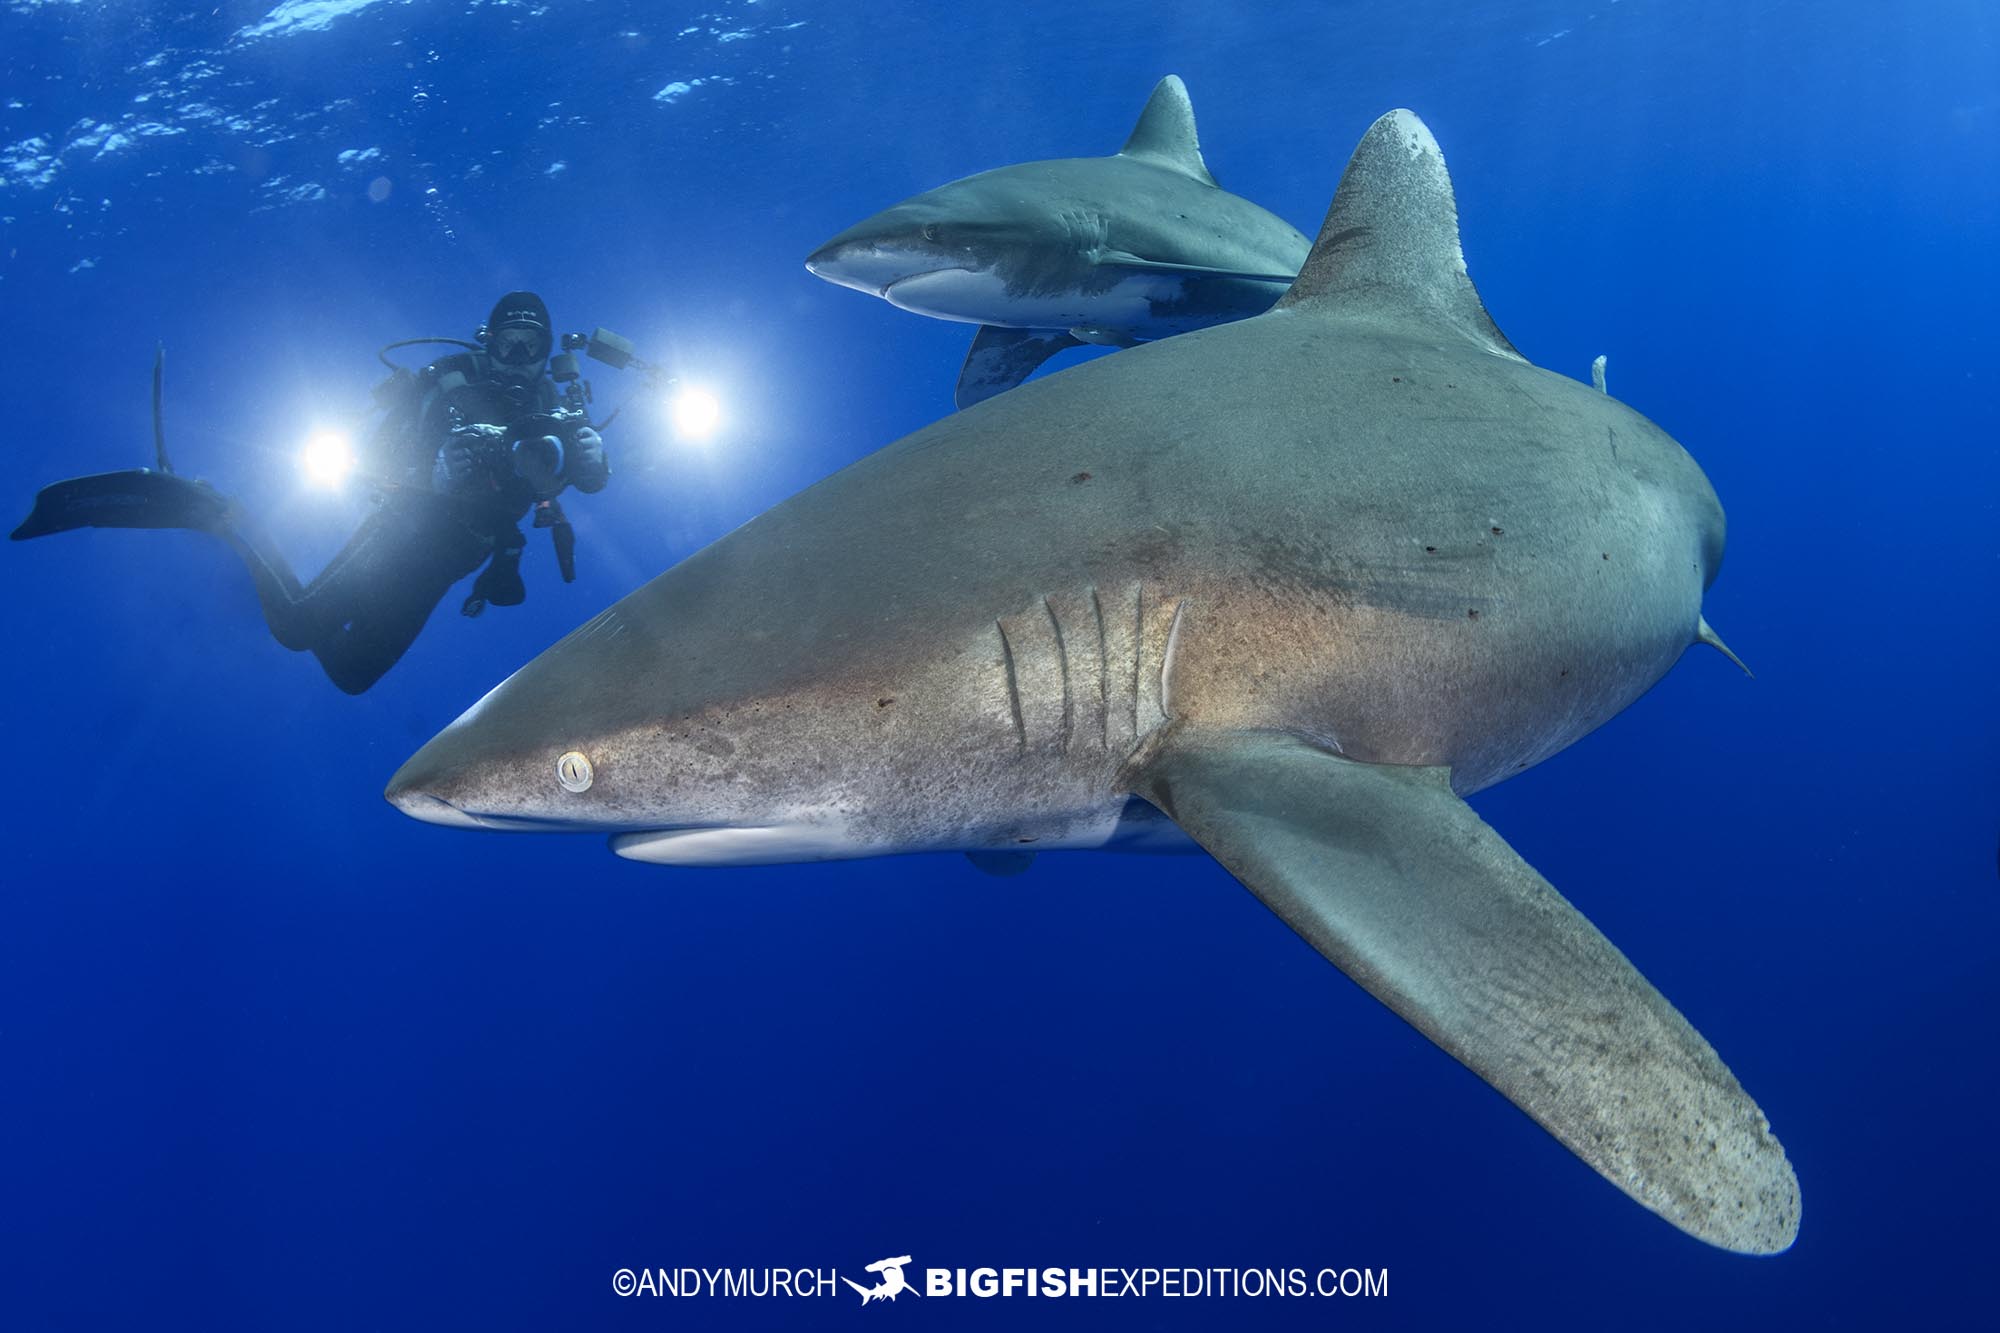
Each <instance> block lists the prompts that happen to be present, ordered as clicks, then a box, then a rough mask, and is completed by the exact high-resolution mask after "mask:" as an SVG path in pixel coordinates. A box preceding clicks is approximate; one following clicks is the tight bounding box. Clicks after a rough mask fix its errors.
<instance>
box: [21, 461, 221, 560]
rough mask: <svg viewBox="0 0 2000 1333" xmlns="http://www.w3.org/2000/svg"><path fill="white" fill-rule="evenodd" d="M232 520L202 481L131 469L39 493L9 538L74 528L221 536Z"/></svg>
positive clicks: (217, 495) (76, 479)
mask: <svg viewBox="0 0 2000 1333" xmlns="http://www.w3.org/2000/svg"><path fill="white" fill-rule="evenodd" d="M233 517H234V506H233V505H232V504H231V503H230V501H229V499H228V497H226V496H224V495H223V494H222V492H220V491H218V490H216V489H215V488H214V487H213V486H210V485H209V484H208V483H207V482H205V481H192V480H189V479H188V478H186V477H181V476H177V475H175V474H174V473H171V472H155V471H153V470H152V469H150V468H132V469H129V470H127V471H124V472H99V473H95V474H93V475H91V476H88V477H71V478H70V479H69V480H68V481H58V482H56V483H54V484H53V485H49V486H44V487H42V489H41V493H40V494H38V495H36V496H35V508H34V510H33V512H31V513H30V514H29V515H28V517H27V518H25V519H23V520H22V522H21V526H20V527H18V528H15V529H14V533H13V538H14V540H15V541H17V542H19V541H26V540H28V539H29V538H30V537H46V536H48V535H49V534H50V533H52V532H68V531H70V530H71V529H73V528H189V529H192V530H194V531H197V532H212V533H216V534H218V535H224V534H226V533H227V532H228V531H229V529H230V526H231V523H232V521H233Z"/></svg>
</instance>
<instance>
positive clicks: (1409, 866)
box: [1136, 732, 1799, 1254]
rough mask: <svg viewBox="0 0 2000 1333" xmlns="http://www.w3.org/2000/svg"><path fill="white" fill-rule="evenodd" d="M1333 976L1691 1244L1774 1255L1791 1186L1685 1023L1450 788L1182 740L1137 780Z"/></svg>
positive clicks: (1280, 749) (1782, 1239)
mask: <svg viewBox="0 0 2000 1333" xmlns="http://www.w3.org/2000/svg"><path fill="white" fill-rule="evenodd" d="M1136 789H1137V791H1138V794H1139V795H1141V796H1144V797H1146V798H1147V799H1148V800H1150V801H1152V802H1153V803H1154V804H1155V805H1158V806H1159V807H1160V808H1161V809H1162V810H1164V811H1165V812H1166V813H1167V814H1168V815H1169V816H1170V817H1171V818H1173V819H1174V820H1175V822H1177V823H1178V824H1180V826H1181V827H1182V828H1183V829H1185V830H1186V831H1187V832H1188V833H1189V834H1190V835H1192V836H1193V837H1194V838H1195V840H1196V841H1198V842H1200V843H1201V844H1202V846H1204V847H1206V848H1207V849H1208V851H1209V852H1210V853H1211V854H1213V855H1214V856H1215V858H1216V860H1218V861H1220V862H1221V863H1222V864H1223V865H1224V866H1225V867H1227V868H1228V870H1229V871H1230V873H1232V874H1233V875H1235V876H1236V877H1237V878H1238V879H1239V880H1241V881H1242V882H1243V883H1244V884H1245V885H1246V886H1247V887H1248V888H1249V889H1250V890H1251V892H1253V893H1255V894H1256V895H1257V896H1258V897H1259V898H1260V899H1262V900H1263V902H1264V904H1265V906H1267V907H1269V908H1270V909H1271V910H1272V911H1274V912H1276V913H1277V914H1278V916H1280V917H1281V918H1283V919H1284V921H1285V923H1286V924H1287V925H1289V926H1291V927H1292V929H1294V930H1296V931H1297V932H1298V933H1299V934H1300V935H1301V936H1303V937H1304V938H1305V939H1306V941H1307V942H1308V943H1310V944H1311V945H1312V946H1313V947H1314V948H1315V949H1317V950H1319V952H1320V953H1321V954H1323V955H1325V956H1326V958H1327V959H1328V960H1330V961H1331V962H1332V963H1333V964H1334V965H1335V966H1337V967H1339V968H1340V969H1341V970H1342V971H1343V972H1345V973H1347V975H1348V976H1350V977H1352V978H1353V979H1354V980H1355V981H1356V982H1358V983H1360V985H1361V986H1362V987H1363V988H1365V989H1366V990H1367V991H1368V992H1369V993H1370V994H1372V995H1374V996H1375V997H1376V998H1377V999H1379V1000H1381V1001H1382V1002H1383V1003H1384V1004H1387V1005H1388V1006H1389V1007H1390V1008H1391V1009H1393V1010H1395V1011H1396V1013H1397V1014H1399V1015H1401V1016H1402V1017H1403V1018H1404V1019H1405V1020H1407V1021H1408V1022H1409V1023H1410V1024H1411V1025H1413V1026H1414V1027H1416V1028H1417V1030H1418V1031H1420V1032H1422V1033H1423V1034H1424V1035H1425V1036H1427V1037H1429V1038H1430V1039H1431V1040H1432V1041H1434V1042H1436V1043H1437V1044H1438V1045H1439V1046H1441V1047H1443V1048H1444V1049H1445V1050H1446V1051H1447V1052H1449V1053H1450V1054H1451V1055H1452V1056H1454V1057H1456V1058H1457V1059H1458V1060H1459V1061H1460V1062H1461V1063H1463V1064H1464V1065H1465V1066H1466V1067H1467V1068H1469V1069H1471V1070H1472V1071H1473V1072H1474V1073H1476V1074H1478V1075H1479V1076H1480V1077H1481V1078H1483V1079H1485V1080H1486V1081H1487V1082H1488V1083H1490V1084H1492V1085H1493V1086H1494V1087H1495V1088H1496V1089H1498V1090H1499V1091H1500V1092H1501V1093H1502V1094H1503V1095H1504V1096H1506V1097H1507V1098H1508V1099H1509V1100H1510V1101H1512V1102H1513V1103H1514V1104H1515V1105H1516V1106H1519V1107H1520V1108H1521V1109H1522V1110H1523V1111H1526V1112H1527V1113H1528V1114H1529V1115H1530V1116H1532V1117H1534V1119H1535V1120H1536V1121H1538V1122H1539V1123H1540V1124H1541V1125H1542V1126H1543V1127H1544V1128H1546V1129H1547V1130H1548V1131H1549V1132H1550V1133H1551V1134H1553V1135H1554V1136H1555V1137H1556V1138H1557V1139H1559V1140H1560V1141H1561V1142H1562V1143H1563V1144H1564V1145H1565V1146H1567V1147H1568V1148H1569V1149H1570V1150H1571V1151H1572V1152H1574V1153H1576V1155H1577V1156H1579V1157H1581V1158H1583V1160H1584V1161H1586V1162H1588V1163H1589V1164H1590V1165H1591V1166H1593V1167H1595V1168H1596V1169H1597V1170H1598V1172H1600V1173H1601V1174H1602V1175H1603V1176H1604V1177H1605V1178H1606V1179H1608V1180H1610V1181H1611V1182H1612V1183H1613V1184H1614V1185H1617V1186H1618V1187H1619V1188H1620V1189H1622V1190H1624V1191H1625V1192H1626V1193H1627V1194H1629V1195H1631V1196H1632V1197H1633V1198H1634V1199H1636V1200H1637V1201H1638V1202H1640V1203H1641V1204H1644V1205H1645V1206H1646V1207H1647V1208H1650V1209H1651V1210H1652V1211H1654V1212H1656V1213H1658V1214H1659V1215H1660V1216H1661V1217H1663V1218H1665V1219H1666V1220H1667V1221H1669V1222H1671V1223H1673V1224H1674V1225H1675V1226H1677V1227H1680V1228H1681V1229H1682V1230H1684V1231H1687V1232H1688V1233H1690V1234H1692V1235H1694V1236H1697V1237H1699V1238H1701V1239H1702V1240H1705V1241H1708V1242H1709V1243H1711V1244H1714V1245H1718V1246H1721V1247H1723V1248H1725V1249H1730V1250H1737V1251H1740V1252H1744V1253H1755V1254H1770V1253H1776V1252H1778V1251H1780V1250H1784V1249H1786V1248H1787V1247H1789V1246H1790V1245H1791V1243H1792V1240H1793V1238H1794V1237H1795V1236H1796V1235H1797V1232H1798V1222H1799V1191H1798V1181H1797V1179H1796V1177H1794V1175H1793V1173H1792V1168H1791V1165H1790V1163H1788V1162H1787V1161H1786V1160H1785V1153H1784V1149H1783V1148H1782V1147H1780V1146H1779V1144H1778V1141H1777V1139H1776V1138H1774V1137H1773V1136H1772V1134H1771V1132H1770V1128H1769V1126H1768V1124H1767V1123H1766V1121H1765V1119H1764V1115H1763V1113H1762V1112H1761V1111H1759V1110H1758V1108H1757V1105H1756V1103H1754V1102H1753V1101H1751V1100H1750V1097H1749V1096H1748V1095H1747V1094H1746V1093H1745V1092H1744V1091H1743V1089H1742V1087H1741V1085H1739V1084H1738V1083H1737V1081H1736V1078H1735V1076H1734V1075H1732V1074H1731V1073H1730V1072H1729V1070H1728V1069H1727V1068H1726V1067H1725V1066H1724V1065H1723V1063H1722V1061H1721V1060H1720V1059H1719V1058H1718V1057H1717V1056H1716V1054H1715V1051H1714V1050H1713V1048H1711V1047H1710V1046H1709V1044H1708V1043H1707V1042H1706V1041H1704V1040H1703V1039H1702V1038H1701V1036H1700V1034H1698V1033H1697V1032H1696V1031H1695V1030H1694V1029H1693V1028H1692V1027H1691V1026H1689V1024H1688V1022H1687V1020H1686V1019H1684V1018H1682V1017H1681V1015H1680V1014H1679V1013H1678V1012H1677V1011H1676V1010H1675V1009H1674V1007H1673V1006H1672V1005H1671V1004H1669V1003H1668V1002H1667V1001H1666V999H1665V998H1664V997H1663V996H1661V995H1660V993H1659V992H1658V991H1657V990H1655V989H1654V988H1653V987H1652V985H1651V984H1650V983H1648V982H1647V981H1646V979H1645V978H1644V977H1643V976H1641V975H1640V974H1639V972H1638V970H1637V969H1635V968H1634V967H1633V966H1632V964H1631V963H1630V962H1629V961H1628V960H1627V959H1626V958H1625V956H1624V955H1623V954H1622V953H1620V952H1619V951H1618V950H1617V949H1616V948H1615V947H1614V946H1613V945H1612V944H1611V942H1610V941H1608V940H1606V939H1605V938H1604V936H1603V935H1602V934H1600V933H1599V932H1598V931H1597V929H1596V928H1595V927H1594V926H1592V925H1591V924H1590V922H1588V921H1587V920H1585V919H1584V917H1583V915H1582V914H1581V913H1579V912H1578V911H1577V910H1576V909H1575V908H1574V907H1572V906H1570V904H1569V903H1568V902H1566V901H1565V900H1564V899H1563V898H1562V896H1561V895H1560V894H1558V893H1557V892H1556V891H1555V890H1554V889H1553V888H1551V887H1550V886H1549V884H1548V882H1547V881H1546V880H1544V879H1543V878H1542V877H1541V876H1540V875H1538V874H1536V873H1535V871H1534V869H1533V868H1532V867H1530V866H1529V865H1528V864H1527V863H1526V862H1524V861H1522V860H1521V858H1520V857H1519V856H1517V855H1516V854H1515V853H1514V851H1513V849H1512V848H1510V847H1508V846H1507V844H1506V843H1505V842H1504V841H1502V840H1501V838H1500V836H1499V835H1498V834H1496V833H1494V832H1493V830H1492V829H1491V828H1489V827H1487V825H1486V824H1485V823H1484V822H1482V821H1481V820H1480V818H1479V816H1478V815H1476V814H1474V813H1473V812H1472V810H1471V808H1470V807H1468V806H1467V805H1466V804H1465V803H1464V802H1463V801H1461V800H1459V799H1458V797H1457V796H1455V795H1454V794H1453V793H1452V790H1451V786H1450V781H1449V775H1448V772H1447V770H1445V769H1441V768H1396V767H1387V766H1379V765H1369V764H1358V763H1354V762H1351V761H1349V760H1346V759H1342V758H1340V757H1338V756H1335V755H1332V754H1329V753H1327V752H1325V751H1323V750H1319V749H1316V748H1314V747H1313V746H1311V745H1309V744H1307V743H1306V742H1304V741H1302V740H1299V739H1297V738H1296V737H1293V736H1289V735H1285V734H1281V733H1273V732H1227V733H1221V734H1217V735H1209V736H1189V735H1187V734H1185V733H1184V734H1183V735H1181V736H1180V737H1177V738H1175V739H1174V740H1173V741H1172V742H1170V743H1169V744H1168V745H1167V746H1165V747H1163V749H1162V750H1161V752H1160V753H1159V754H1158V755H1156V756H1155V757H1154V758H1153V759H1152V760H1151V761H1150V762H1149V763H1148V764H1147V766H1146V767H1145V769H1144V770H1143V773H1142V776H1141V780H1140V781H1139V782H1138V783H1137V784H1136Z"/></svg>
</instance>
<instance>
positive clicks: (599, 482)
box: [569, 426, 611, 495]
mask: <svg viewBox="0 0 2000 1333" xmlns="http://www.w3.org/2000/svg"><path fill="white" fill-rule="evenodd" d="M610 479H611V462H610V460H609V459H607V458H606V457H605V456H604V437H603V436H602V435H599V434H598V433H597V432H596V431H594V430H592V429H591V428H590V427H588V426H583V427H580V428H578V430H577V431H576V433H575V435H574V436H573V437H572V438H571V440H570V448H569V484H570V485H572V486H574V487H576V488H577V489H578V490H580V491H582V492H583V493H584V494H586V495H595V494H596V493H597V492H598V491H601V490H603V489H604V483H605V482H607V481H609V480H610Z"/></svg>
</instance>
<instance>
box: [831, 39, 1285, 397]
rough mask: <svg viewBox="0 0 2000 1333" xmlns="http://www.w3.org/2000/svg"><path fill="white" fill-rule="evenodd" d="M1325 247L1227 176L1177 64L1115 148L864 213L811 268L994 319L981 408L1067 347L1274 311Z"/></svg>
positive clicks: (960, 314) (967, 382)
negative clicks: (1225, 184) (1207, 149)
mask: <svg viewBox="0 0 2000 1333" xmlns="http://www.w3.org/2000/svg"><path fill="white" fill-rule="evenodd" d="M1308 248H1309V243H1308V242H1307V240H1306V238H1305V237H1304V236H1302V235H1301V234H1300V233H1299V231H1298V229H1297V228H1295V227H1293V226H1292V225H1291V224H1290V223H1288V222H1286V221H1285V220H1284V219H1282V218H1279V217H1277V216H1275V215H1273V214H1271V213H1267V212H1265V211H1264V210H1263V209H1261V208H1259V207H1257V205H1255V204H1253V203H1251V202H1250V201H1249V200H1248V199H1242V198H1239V197H1238V196H1236V195H1233V194H1230V193H1229V192H1228V191H1226V190H1224V189H1222V188H1221V187H1220V186H1218V185H1217V184H1216V183H1215V178H1214V177H1213V176H1211V175H1209V174H1208V165H1207V163H1205V162H1203V161H1202V157H1201V143H1200V140H1199V139H1198V138H1197V137H1196V135H1195V128H1194V108H1193V107H1192V106H1190V105H1189V104H1188V95H1187V89H1186V87H1184V86H1183V85H1182V83H1181V81H1180V79H1179V78H1177V77H1176V76H1174V75H1172V74H1169V75H1168V76H1167V77H1166V78H1164V79H1161V80H1160V82H1159V86H1157V87H1156V88H1154V89H1153V96H1152V98H1151V100H1149V101H1148V102H1147V103H1146V109H1145V111H1144V113H1142V114H1141V115H1140V117H1139V123H1138V124H1137V125H1136V126H1134V127H1133V130H1132V134H1131V137H1130V138H1128V139H1127V140H1126V141H1125V147H1124V148H1122V149H1120V150H1119V151H1118V152H1116V153H1114V154H1112V155H1111V156H1110V157H1081V158H1064V159H1060V160H1057V161H1051V162H1025V163H1022V164H1021V165H1019V166H1012V167H1000V168H998V169H996V170H993V171H985V172H981V173H980V174H979V175H977V176H968V177H967V178H965V179H964V180H960V181H953V182H952V183H951V184H949V185H941V186H939V187H938V188H937V189H935V190H928V191H926V192H925V193H923V194H920V195H916V196H915V197H913V198H910V199H905V200H904V201H903V202H902V203H900V204H897V205H896V206H895V207H893V208H889V209H885V210H884V211H882V212H880V213H877V214H876V215H875V216H874V217H871V218H868V219H866V220H865V221H862V222H857V223H855V224H854V225H853V226H852V227H849V228H848V229H847V230H846V231H844V232H842V233H840V235H838V236H836V237H834V238H833V239H832V240H830V241H828V242H827V243H826V244H825V245H823V246H821V247H820V248H819V249H817V250H815V251H814V252H813V253H812V255H811V256H810V257H809V258H807V260H806V267H807V268H808V269H810V270H811V271H812V272H814V273H815V274H817V275H819V276H820V277H822V278H825V279H826V280H827V281H828V282H837V283H839V284H840V285H841V286H843V287H852V288H854V289H855V290H856V291H861V292H867V293H868V294H869V295H870V296H880V297H881V298H882V299H883V300H885V301H887V302H889V304H891V305H894V306H900V307H902V308H903V309H905V310H911V311H915V312H916V313H917V314H919V315H931V316H934V317H935V318H938V319H951V320H959V321H961V322H964V323H968V324H978V325H980V326H981V327H980V330H979V332H978V333H977V334H976V335H974V337H973V339H972V349H971V350H970V351H969V352H967V353H966V357H965V366H964V368H963V369H962V370H961V371H960V372H959V377H958V389H957V393H956V399H957V402H958V405H959V406H960V407H968V406H970V405H971V404H973V403H976V402H979V401H980V400H982V399H985V398H990V397H992V396H993V395H994V394H996V393H999V392H1000V391H1001V390H1003V389H1011V388H1013V387H1014V386H1015V385H1016V384H1019V383H1020V382H1021V381H1022V380H1024V379H1026V378H1027V377H1028V376H1029V375H1030V374H1032V373H1034V371H1035V369H1036V367H1038V366H1040V365H1041V364H1042V363H1043V362H1044V361H1046V360H1048V359H1049V358H1050V357H1052V356H1054V355H1055V354H1056V353H1057V352H1060V351H1063V350H1064V349H1065V348H1070V347H1080V346H1083V345H1084V344H1086V343H1095V344H1099V345H1104V346H1113V347H1129V346H1131V345H1133V344H1134V343H1138V342H1144V341H1150V340H1152V339H1155V338H1165V337H1169V336H1170V335H1173V334H1176V333H1186V332H1188V331H1189V330H1190V329H1202V328H1207V327H1209V326H1210V325H1212V324H1221V323H1225V322H1227V321H1229V320H1234V319H1243V318H1246V317H1248V316H1250V315H1260V314H1262V313H1263V312H1264V311H1266V310H1269V309H1270V308H1271V305H1272V303H1273V302H1275V301H1276V300H1277V299H1278V298H1279V297H1280V296H1283V295H1284V294H1285V289H1286V288H1287V287H1289V286H1291V285H1292V278H1293V277H1294V276H1295V275H1297V273H1298V271H1299V265H1300V264H1302V263H1304V262H1305V257H1306V251H1307V249H1308Z"/></svg>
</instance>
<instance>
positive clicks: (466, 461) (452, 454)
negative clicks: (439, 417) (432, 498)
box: [431, 422, 507, 493]
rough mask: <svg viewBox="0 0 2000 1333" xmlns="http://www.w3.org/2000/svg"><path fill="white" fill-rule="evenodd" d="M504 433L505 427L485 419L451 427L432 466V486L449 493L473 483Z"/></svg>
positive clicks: (494, 451) (489, 459)
mask: <svg viewBox="0 0 2000 1333" xmlns="http://www.w3.org/2000/svg"><path fill="white" fill-rule="evenodd" d="M506 433H507V432H506V430H505V429H504V428H502V427H500V426H492V425H487V424H485V423H484V422H474V423H471V424H468V425H464V426H454V427H452V430H451V435H450V437H449V438H448V439H446V440H445V442H444V445H443V446H442V447H441V448H439V450H438V451H437V460H436V461H435V462H434V463H433V464H432V465H431V489H432V490H434V491H441V492H447V493H449V492H453V491H462V490H465V489H466V488H467V487H469V486H470V485H472V483H473V482H474V480H475V479H476V478H478V476H479V475H480V473H481V472H483V471H484V470H485V469H486V467H487V466H488V465H489V464H490V463H491V461H492V459H493V457H494V455H495V453H496V451H497V450H498V449H499V447H500V440H501V437H502V436H504V435H506Z"/></svg>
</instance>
